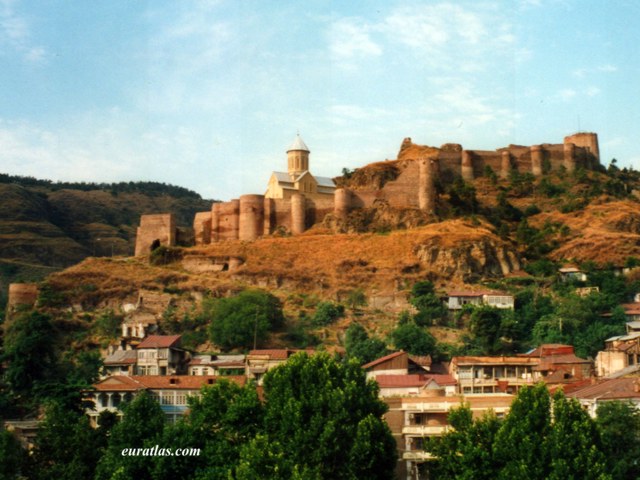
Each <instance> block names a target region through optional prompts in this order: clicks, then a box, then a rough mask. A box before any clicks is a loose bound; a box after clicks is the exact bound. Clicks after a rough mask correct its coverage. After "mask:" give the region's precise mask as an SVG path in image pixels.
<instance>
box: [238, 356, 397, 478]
mask: <svg viewBox="0 0 640 480" xmlns="http://www.w3.org/2000/svg"><path fill="white" fill-rule="evenodd" d="M264 398H265V421H264V429H263V433H262V435H261V436H258V437H256V438H254V440H252V442H250V444H249V445H248V446H247V447H246V448H245V449H243V452H242V454H241V461H240V472H241V473H242V475H240V476H239V478H304V479H322V478H332V479H336V480H340V479H350V480H351V479H353V480H355V479H360V478H367V479H372V480H374V479H383V478H384V479H387V478H391V477H392V476H393V471H394V468H395V463H396V445H395V441H394V440H393V437H392V435H391V432H390V430H389V428H388V426H387V425H386V424H385V423H384V421H383V420H382V415H383V414H384V412H385V410H386V406H385V404H384V403H383V402H382V401H381V400H379V399H378V386H377V384H376V383H375V382H373V381H367V380H366V376H365V373H364V371H363V370H362V369H361V368H360V366H359V365H358V364H357V363H356V362H354V361H349V362H347V363H345V364H342V363H338V362H336V361H335V360H334V359H332V358H331V357H330V356H329V355H328V354H326V353H318V354H316V355H313V356H309V355H307V354H306V353H298V354H296V355H294V356H293V357H291V358H290V359H289V361H288V362H287V363H285V364H283V365H280V366H278V367H277V368H274V369H272V370H270V371H269V372H268V373H267V374H266V375H265V377H264ZM365 459H366V460H365ZM275 472H277V475H276V474H275ZM265 473H268V475H267V476H266V477H265Z"/></svg>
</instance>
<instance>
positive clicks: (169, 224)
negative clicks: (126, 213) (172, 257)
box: [135, 213, 176, 256]
mask: <svg viewBox="0 0 640 480" xmlns="http://www.w3.org/2000/svg"><path fill="white" fill-rule="evenodd" d="M156 242H157V243H159V244H160V245H164V246H168V247H173V246H175V244H176V223H175V218H174V216H173V214H172V213H161V214H155V215H142V217H141V218H140V226H139V227H138V231H137V235H136V249H135V255H136V256H140V255H147V254H148V253H150V252H151V246H152V245H153V244H154V243H156Z"/></svg>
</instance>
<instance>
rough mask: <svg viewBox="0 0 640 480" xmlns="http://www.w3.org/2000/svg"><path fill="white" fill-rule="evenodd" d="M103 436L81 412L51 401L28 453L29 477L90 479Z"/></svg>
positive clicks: (101, 450)
mask: <svg viewBox="0 0 640 480" xmlns="http://www.w3.org/2000/svg"><path fill="white" fill-rule="evenodd" d="M105 444H106V437H105V436H104V435H103V431H101V430H99V429H97V430H96V429H93V428H91V426H90V425H89V420H88V419H87V417H86V416H85V415H83V414H82V413H79V412H76V411H72V410H67V409H65V408H63V407H62V406H60V405H57V404H51V405H49V407H48V408H47V411H46V415H45V420H44V422H42V424H41V425H40V428H39V429H38V435H37V437H36V440H35V448H34V450H33V452H32V454H31V466H30V469H31V470H32V471H31V474H30V475H29V478H31V479H32V480H57V479H59V480H84V479H87V478H93V476H94V473H95V472H94V471H95V467H96V464H97V463H98V461H99V460H100V457H101V455H102V453H103V448H104V447H105Z"/></svg>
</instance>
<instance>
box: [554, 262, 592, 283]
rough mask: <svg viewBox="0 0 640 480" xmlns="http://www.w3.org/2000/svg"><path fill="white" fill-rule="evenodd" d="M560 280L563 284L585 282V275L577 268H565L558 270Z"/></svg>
mask: <svg viewBox="0 0 640 480" xmlns="http://www.w3.org/2000/svg"><path fill="white" fill-rule="evenodd" d="M558 274H559V275H560V280H562V281H563V282H571V281H575V282H586V281H587V274H586V273H584V272H583V271H582V270H580V269H579V268H578V267H574V266H567V267H563V268H559V269H558Z"/></svg>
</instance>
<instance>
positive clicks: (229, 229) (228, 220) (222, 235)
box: [217, 200, 240, 241]
mask: <svg viewBox="0 0 640 480" xmlns="http://www.w3.org/2000/svg"><path fill="white" fill-rule="evenodd" d="M217 213H218V228H217V240H218V241H222V240H237V239H238V230H239V223H240V200H231V201H230V202H223V203H219V204H218V208H217Z"/></svg>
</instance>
